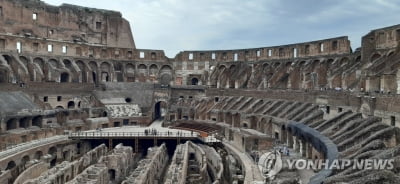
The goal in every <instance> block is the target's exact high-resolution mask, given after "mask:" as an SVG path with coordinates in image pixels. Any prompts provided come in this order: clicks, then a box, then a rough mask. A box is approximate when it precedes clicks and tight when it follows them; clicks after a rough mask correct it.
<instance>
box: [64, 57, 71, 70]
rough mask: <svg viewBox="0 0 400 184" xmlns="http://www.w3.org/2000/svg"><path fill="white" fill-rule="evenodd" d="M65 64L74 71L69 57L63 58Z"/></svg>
mask: <svg viewBox="0 0 400 184" xmlns="http://www.w3.org/2000/svg"><path fill="white" fill-rule="evenodd" d="M63 64H64V66H65V68H68V69H69V70H70V71H73V67H72V62H71V61H70V60H69V59H63Z"/></svg>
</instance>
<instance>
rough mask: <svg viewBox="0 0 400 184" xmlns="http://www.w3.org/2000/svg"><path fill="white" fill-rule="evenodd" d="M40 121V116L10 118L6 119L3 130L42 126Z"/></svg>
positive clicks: (41, 118)
mask: <svg viewBox="0 0 400 184" xmlns="http://www.w3.org/2000/svg"><path fill="white" fill-rule="evenodd" d="M42 121H43V117H42V116H35V117H22V118H10V119H8V120H7V121H6V125H5V130H6V131H8V130H13V129H18V128H29V127H32V126H36V127H42V125H43V124H42ZM0 127H1V126H0Z"/></svg>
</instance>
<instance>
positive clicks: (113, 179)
mask: <svg viewBox="0 0 400 184" xmlns="http://www.w3.org/2000/svg"><path fill="white" fill-rule="evenodd" d="M108 175H109V176H110V181H115V170H114V169H109V170H108Z"/></svg>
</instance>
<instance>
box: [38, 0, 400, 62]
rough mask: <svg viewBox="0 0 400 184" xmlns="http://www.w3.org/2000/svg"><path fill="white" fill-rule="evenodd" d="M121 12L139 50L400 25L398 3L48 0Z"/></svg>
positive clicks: (254, 43)
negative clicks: (129, 26) (129, 24)
mask: <svg viewBox="0 0 400 184" xmlns="http://www.w3.org/2000/svg"><path fill="white" fill-rule="evenodd" d="M44 1H45V2H46V3H48V4H52V5H60V4H62V3H69V4H76V5H80V6H88V7H95V8H101V9H109V10H116V11H120V12H121V13H122V15H123V17H124V18H126V19H127V20H129V21H130V23H131V27H132V31H133V36H134V39H135V42H136V47H137V48H142V49H161V50H165V52H166V54H167V56H168V57H174V56H175V54H177V53H178V52H179V51H183V50H217V49H219V50H221V49H240V48H255V47H264V46H275V45H284V44H291V43H298V42H306V41H312V40H318V39H325V38H331V37H336V36H349V39H350V40H351V43H352V47H353V50H354V49H355V48H357V47H359V46H360V44H361V37H362V36H363V35H365V34H367V33H368V32H369V31H370V30H372V29H377V28H381V27H386V26H391V25H395V24H399V23H400V19H399V18H400V1H399V0H343V1H342V0H301V1H300V0H247V1H246V0H114V1H111V0H68V1H67V0H44Z"/></svg>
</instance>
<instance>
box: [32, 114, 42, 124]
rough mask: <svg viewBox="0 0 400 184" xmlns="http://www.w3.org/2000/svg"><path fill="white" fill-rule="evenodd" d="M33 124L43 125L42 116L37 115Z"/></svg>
mask: <svg viewBox="0 0 400 184" xmlns="http://www.w3.org/2000/svg"><path fill="white" fill-rule="evenodd" d="M32 126H37V127H42V116H36V117H34V118H33V119H32Z"/></svg>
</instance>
